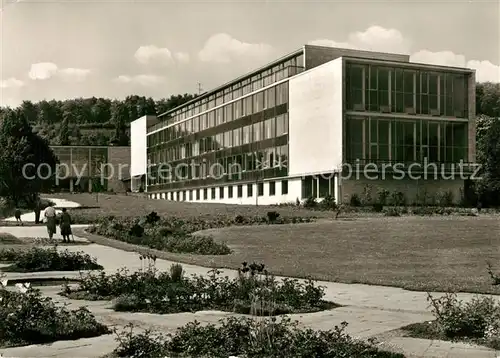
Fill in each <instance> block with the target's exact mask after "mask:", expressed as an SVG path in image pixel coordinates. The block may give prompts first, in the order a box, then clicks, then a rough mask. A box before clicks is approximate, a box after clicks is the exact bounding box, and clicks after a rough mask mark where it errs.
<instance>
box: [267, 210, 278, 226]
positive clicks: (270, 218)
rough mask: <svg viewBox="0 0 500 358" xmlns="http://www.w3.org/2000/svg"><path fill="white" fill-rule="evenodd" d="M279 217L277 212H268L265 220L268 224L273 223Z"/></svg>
mask: <svg viewBox="0 0 500 358" xmlns="http://www.w3.org/2000/svg"><path fill="white" fill-rule="evenodd" d="M279 216H280V214H279V213H278V212H277V211H268V212H267V220H268V221H269V222H270V223H275V222H276V220H278V217H279Z"/></svg>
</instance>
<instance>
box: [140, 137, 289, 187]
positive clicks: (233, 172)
mask: <svg viewBox="0 0 500 358" xmlns="http://www.w3.org/2000/svg"><path fill="white" fill-rule="evenodd" d="M287 164H288V145H282V146H278V147H270V148H265V149H262V150H260V151H256V152H250V153H243V154H237V155H231V156H227V157H224V158H218V159H215V160H210V159H208V160H205V159H201V160H192V161H191V162H190V163H187V162H183V163H177V164H175V165H165V166H162V165H158V166H155V167H152V168H151V175H150V178H149V182H148V185H159V184H167V183H172V182H178V181H185V180H192V179H201V178H222V177H224V176H231V177H232V178H233V177H234V178H237V177H238V175H239V174H240V173H242V172H247V171H253V170H264V169H270V168H279V169H284V168H286V167H287Z"/></svg>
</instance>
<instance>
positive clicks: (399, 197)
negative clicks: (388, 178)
mask: <svg viewBox="0 0 500 358" xmlns="http://www.w3.org/2000/svg"><path fill="white" fill-rule="evenodd" d="M389 203H390V205H393V206H405V205H406V197H405V195H404V193H403V192H401V191H397V190H394V191H393V192H392V193H391V194H390V197H389Z"/></svg>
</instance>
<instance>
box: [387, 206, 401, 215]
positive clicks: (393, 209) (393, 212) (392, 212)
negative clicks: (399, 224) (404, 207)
mask: <svg viewBox="0 0 500 358" xmlns="http://www.w3.org/2000/svg"><path fill="white" fill-rule="evenodd" d="M383 212H384V216H395V217H397V216H401V212H400V211H399V210H398V208H396V207H389V208H387V209H384V211H383Z"/></svg>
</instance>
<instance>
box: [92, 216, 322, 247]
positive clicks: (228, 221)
mask: <svg viewBox="0 0 500 358" xmlns="http://www.w3.org/2000/svg"><path fill="white" fill-rule="evenodd" d="M312 220H313V219H312V218H309V217H307V218H301V217H283V218H282V217H280V216H279V214H278V213H276V212H269V213H268V216H267V217H251V218H250V217H244V216H241V215H237V216H235V217H232V218H228V217H219V218H213V219H199V218H190V219H181V218H176V217H169V218H166V219H161V218H160V217H159V216H158V215H157V214H156V213H155V212H152V213H150V214H149V215H147V216H145V217H143V218H136V219H125V218H115V217H106V218H103V219H101V220H100V222H99V223H97V224H96V225H94V226H92V227H90V228H89V232H90V233H92V234H97V235H101V236H104V237H108V238H111V239H115V240H119V241H124V242H127V243H130V244H135V245H140V246H146V247H149V248H152V249H157V250H165V251H169V252H175V253H192V254H198V255H227V254H230V253H231V250H230V249H229V247H228V246H227V245H226V244H225V243H219V242H216V241H215V240H214V239H213V238H212V237H210V236H206V235H205V236H201V235H193V233H195V232H198V231H201V230H206V229H213V228H222V227H227V226H232V225H264V224H293V223H304V222H311V221H312Z"/></svg>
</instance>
